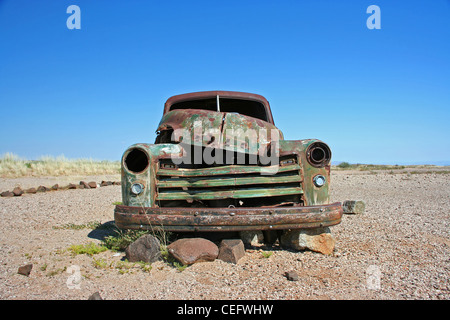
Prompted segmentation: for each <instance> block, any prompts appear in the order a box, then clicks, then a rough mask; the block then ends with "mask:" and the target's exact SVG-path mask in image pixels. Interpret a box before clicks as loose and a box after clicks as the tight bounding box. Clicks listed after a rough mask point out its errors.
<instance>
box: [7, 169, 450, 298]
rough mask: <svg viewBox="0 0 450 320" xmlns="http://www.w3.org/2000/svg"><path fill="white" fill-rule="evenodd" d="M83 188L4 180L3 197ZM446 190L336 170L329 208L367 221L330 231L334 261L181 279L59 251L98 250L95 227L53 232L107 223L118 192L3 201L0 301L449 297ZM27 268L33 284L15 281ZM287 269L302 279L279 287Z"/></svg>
mask: <svg viewBox="0 0 450 320" xmlns="http://www.w3.org/2000/svg"><path fill="white" fill-rule="evenodd" d="M79 180H82V179H79V177H76V178H71V177H65V178H64V181H61V178H43V179H40V180H39V178H23V179H19V180H18V179H10V180H5V179H2V180H1V181H0V190H2V191H4V190H8V188H10V187H11V186H12V187H14V186H16V185H21V186H22V187H24V188H26V187H31V186H34V187H37V186H39V185H41V184H42V185H46V186H51V185H52V184H53V183H66V182H74V183H78V181H79ZM83 180H85V181H92V180H96V181H97V180H101V178H100V179H99V177H84V179H83ZM110 180H118V179H110ZM10 189H11V188H10ZM449 191H450V182H449V179H448V175H447V174H391V173H389V172H379V173H377V174H374V173H370V172H350V171H335V172H332V200H333V201H344V200H347V199H352V200H364V201H365V202H366V212H365V214H363V215H345V216H344V218H343V221H342V223H341V224H339V225H337V226H334V227H332V228H331V231H332V233H333V235H334V236H335V238H336V240H337V244H336V248H335V252H334V253H333V254H332V255H330V256H325V255H322V254H319V253H314V252H309V251H304V252H293V251H287V250H281V249H280V248H279V247H277V246H275V247H273V248H263V249H262V250H263V251H266V252H267V251H272V252H273V254H272V255H271V256H270V257H268V258H265V257H264V256H263V254H262V253H261V251H259V250H247V252H246V255H245V257H244V258H242V259H241V260H239V262H238V264H229V263H225V262H223V261H220V260H216V261H214V262H203V263H198V264H194V265H192V266H189V267H187V268H186V269H184V270H183V271H181V272H180V271H179V270H178V269H176V268H174V267H173V266H171V265H169V264H167V263H165V262H162V261H161V262H156V263H154V264H153V265H152V269H151V270H150V271H149V272H145V271H143V270H142V269H141V268H139V267H134V268H130V269H124V268H120V267H118V266H119V265H120V262H121V259H123V257H124V254H122V253H121V254H119V255H117V254H116V253H115V252H112V251H106V252H102V253H100V254H97V255H94V256H88V255H77V256H72V255H71V254H69V253H68V252H67V251H65V249H67V248H68V247H69V246H71V245H76V244H86V243H88V242H96V243H100V242H101V240H100V239H101V236H102V234H101V232H100V231H98V230H92V229H80V230H73V229H64V228H58V227H61V226H63V225H66V224H69V223H73V224H78V225H81V224H87V223H89V222H93V221H100V222H102V223H108V222H110V221H112V220H113V209H114V205H113V203H114V202H116V201H121V194H120V187H119V186H107V187H102V188H98V189H91V190H65V191H56V192H48V193H40V194H34V195H32V194H27V195H23V196H21V197H14V198H0V221H1V224H0V243H1V247H0V298H1V299H87V298H88V297H89V296H90V295H91V294H93V293H94V292H97V291H98V292H99V293H100V295H101V297H102V298H103V299H449V298H450V283H449V279H450V238H449V230H450V228H449V224H450V219H449V203H450V201H449V200H450V192H449ZM98 261H102V262H103V266H102V267H99V265H98ZM29 263H32V264H33V269H32V271H31V274H30V275H29V277H27V276H23V275H20V274H18V273H17V271H18V268H19V267H20V266H22V265H25V264H29ZM96 264H97V267H96ZM77 270H79V272H80V275H81V280H80V282H79V287H78V288H77V287H74V286H73V284H76V283H77V281H73V280H74V276H75V275H76V274H77V272H76V271H77ZM291 270H295V271H296V272H297V273H298V275H299V281H289V280H287V279H286V277H285V276H284V273H285V272H286V271H291ZM377 279H379V280H380V281H379V282H377Z"/></svg>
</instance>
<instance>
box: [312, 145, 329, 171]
mask: <svg viewBox="0 0 450 320" xmlns="http://www.w3.org/2000/svg"><path fill="white" fill-rule="evenodd" d="M306 159H307V160H308V162H309V164H310V165H312V166H313V167H316V168H322V167H325V166H326V165H328V164H329V163H330V160H331V150H330V147H328V145H327V144H326V143H323V142H313V143H312V144H311V145H309V147H308V149H306Z"/></svg>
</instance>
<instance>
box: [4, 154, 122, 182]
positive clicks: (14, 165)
mask: <svg viewBox="0 0 450 320" xmlns="http://www.w3.org/2000/svg"><path fill="white" fill-rule="evenodd" d="M118 173H120V162H119V161H106V160H104V161H98V160H93V159H67V158H66V157H64V156H58V157H51V156H43V157H41V158H40V159H39V160H26V159H23V158H20V157H19V156H17V155H15V154H13V153H5V154H4V155H3V156H2V157H0V177H2V178H19V177H29V176H32V177H42V176H66V175H105V174H118Z"/></svg>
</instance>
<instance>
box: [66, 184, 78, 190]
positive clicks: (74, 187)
mask: <svg viewBox="0 0 450 320" xmlns="http://www.w3.org/2000/svg"><path fill="white" fill-rule="evenodd" d="M68 188H69V189H76V188H77V185H76V184H74V183H69V186H68Z"/></svg>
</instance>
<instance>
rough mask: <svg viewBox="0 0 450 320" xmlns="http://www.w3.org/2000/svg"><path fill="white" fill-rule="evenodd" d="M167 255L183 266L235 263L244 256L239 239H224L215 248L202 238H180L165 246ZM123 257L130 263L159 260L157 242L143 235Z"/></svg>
mask: <svg viewBox="0 0 450 320" xmlns="http://www.w3.org/2000/svg"><path fill="white" fill-rule="evenodd" d="M167 249H168V252H169V254H170V255H171V256H172V257H173V258H174V259H176V260H177V261H179V262H180V263H181V264H183V265H191V264H194V263H197V262H207V261H214V260H216V259H220V260H222V261H225V262H230V263H237V262H238V261H239V259H241V258H242V257H243V256H244V255H245V248H244V243H243V242H242V240H240V239H224V240H222V241H221V242H220V245H219V246H217V245H216V244H215V243H214V242H212V241H210V240H208V239H204V238H182V239H179V240H176V241H174V242H172V243H171V244H170V245H168V246H167ZM125 257H126V259H127V260H128V261H130V262H138V261H142V262H147V263H152V262H155V261H158V260H160V259H161V257H162V256H161V250H160V242H159V240H158V239H157V238H156V237H154V236H152V235H150V234H147V235H144V236H142V237H140V238H139V239H137V240H136V241H134V242H133V243H131V244H130V245H129V246H128V247H127V249H126V250H125Z"/></svg>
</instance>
